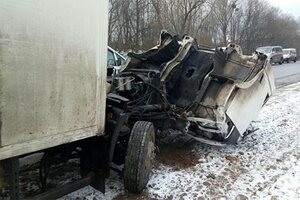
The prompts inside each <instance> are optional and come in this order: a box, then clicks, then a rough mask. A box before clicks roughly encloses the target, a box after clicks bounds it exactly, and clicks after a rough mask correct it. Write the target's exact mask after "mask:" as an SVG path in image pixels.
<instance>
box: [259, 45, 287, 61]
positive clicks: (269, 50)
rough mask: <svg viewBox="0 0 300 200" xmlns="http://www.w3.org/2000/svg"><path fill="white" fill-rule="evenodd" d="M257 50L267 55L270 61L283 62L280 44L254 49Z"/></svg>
mask: <svg viewBox="0 0 300 200" xmlns="http://www.w3.org/2000/svg"><path fill="white" fill-rule="evenodd" d="M256 51H257V52H260V53H263V54H265V55H266V56H268V60H269V61H270V63H271V64H272V63H278V64H280V65H281V64H282V63H283V53H282V47H281V46H264V47H259V48H257V49H256Z"/></svg>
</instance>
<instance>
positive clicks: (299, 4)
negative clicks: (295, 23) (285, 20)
mask: <svg viewBox="0 0 300 200" xmlns="http://www.w3.org/2000/svg"><path fill="white" fill-rule="evenodd" d="M268 2H270V4H271V5H273V6H275V7H279V8H280V9H281V10H282V12H283V13H287V14H291V15H293V16H294V17H295V18H296V19H298V18H300V0H268Z"/></svg>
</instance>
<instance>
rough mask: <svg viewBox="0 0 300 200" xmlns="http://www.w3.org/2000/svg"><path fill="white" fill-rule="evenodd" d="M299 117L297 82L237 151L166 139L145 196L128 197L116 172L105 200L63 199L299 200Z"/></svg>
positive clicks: (96, 195)
mask: <svg viewBox="0 0 300 200" xmlns="http://www.w3.org/2000/svg"><path fill="white" fill-rule="evenodd" d="M299 117H300V83H296V84H293V85H290V86H286V87H283V88H280V89H278V90H277V91H276V92H275V94H274V95H273V97H272V98H271V99H270V100H269V102H268V103H267V104H266V105H265V106H264V108H263V109H262V110H261V112H260V114H259V116H258V118H257V120H256V121H254V122H253V123H252V128H253V129H254V130H256V129H257V130H256V131H254V132H253V133H251V134H250V135H248V136H247V137H245V139H244V140H243V141H242V142H241V143H240V144H238V145H237V146H227V147H214V146H207V145H203V144H199V143H198V142H195V141H193V140H191V139H190V138H187V137H186V136H182V135H180V134H179V133H174V134H173V135H169V136H167V137H166V138H167V139H165V140H164V143H163V144H162V145H160V153H158V155H157V163H156V164H155V167H154V169H153V174H152V176H151V178H150V181H149V183H148V186H147V188H146V189H145V191H144V192H143V193H142V194H141V195H130V194H128V193H126V191H125V190H124V186H123V184H122V180H121V178H119V176H118V175H117V174H115V173H113V176H112V177H111V178H110V179H108V180H107V181H106V194H105V195H103V194H102V193H100V192H98V191H96V190H94V189H93V188H92V187H85V188H83V189H81V190H78V191H76V192H74V193H71V194H70V195H67V196H65V197H64V198H62V199H76V198H77V199H82V198H84V199H113V198H114V199H241V200H245V199H271V200H276V199H280V200H281V199H300V136H299V133H300V120H299Z"/></svg>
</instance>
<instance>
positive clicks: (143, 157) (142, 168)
mask: <svg viewBox="0 0 300 200" xmlns="http://www.w3.org/2000/svg"><path fill="white" fill-rule="evenodd" d="M154 140H155V130H154V126H153V124H152V123H151V122H146V121H137V122H136V123H135V124H134V126H133V128H132V130H131V134H130V137H129V141H128V146H127V154H126V158H125V164H124V185H125V188H126V189H127V190H128V191H129V192H133V193H140V192H142V190H143V189H144V188H145V186H146V185H147V183H148V180H149V176H150V172H151V169H152V164H153V159H154V156H155V154H154V149H155V147H154Z"/></svg>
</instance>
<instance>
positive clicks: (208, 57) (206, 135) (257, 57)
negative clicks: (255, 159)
mask: <svg viewBox="0 0 300 200" xmlns="http://www.w3.org/2000/svg"><path fill="white" fill-rule="evenodd" d="M159 41H160V42H159V44H158V45H157V46H155V47H153V48H152V49H149V50H147V51H145V52H144V53H141V54H136V53H129V54H128V56H129V59H128V60H127V63H126V64H125V65H124V66H122V67H121V72H120V73H119V74H118V75H116V76H114V78H113V80H112V82H111V84H112V89H111V93H113V94H115V95H119V97H120V98H121V97H122V98H126V106H125V107H126V109H125V110H126V112H128V113H130V118H131V119H132V120H136V119H139V120H148V121H152V122H153V123H155V125H156V126H157V127H158V128H160V129H166V128H172V129H177V130H180V131H183V132H184V133H186V134H189V135H190V136H192V137H194V138H195V139H197V140H199V141H201V142H205V143H209V144H215V145H225V144H235V143H236V142H237V141H238V140H239V139H240V138H241V137H242V136H243V134H244V132H245V131H246V130H247V128H248V126H249V124H250V122H251V121H252V120H254V119H255V117H256V116H257V115H258V112H259V110H260V108H261V107H262V106H263V105H264V103H265V102H266V101H267V100H268V99H269V97H270V96H271V95H272V92H273V91H274V89H275V86H274V78H273V72H272V68H271V65H270V64H269V63H268V62H267V60H266V59H267V57H266V56H265V55H263V54H260V53H258V52H255V53H254V54H253V55H251V56H246V55H243V54H242V50H241V47H240V46H238V45H236V44H229V45H228V46H227V48H226V49H225V50H223V49H222V48H220V49H218V48H216V50H215V51H212V50H207V49H201V48H199V47H198V45H197V43H196V41H195V40H194V39H193V38H192V37H190V36H187V35H186V36H184V37H179V36H173V35H171V34H169V33H168V32H166V31H162V33H161V35H160V40H159ZM116 98H117V97H116Z"/></svg>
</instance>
